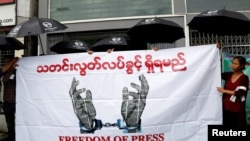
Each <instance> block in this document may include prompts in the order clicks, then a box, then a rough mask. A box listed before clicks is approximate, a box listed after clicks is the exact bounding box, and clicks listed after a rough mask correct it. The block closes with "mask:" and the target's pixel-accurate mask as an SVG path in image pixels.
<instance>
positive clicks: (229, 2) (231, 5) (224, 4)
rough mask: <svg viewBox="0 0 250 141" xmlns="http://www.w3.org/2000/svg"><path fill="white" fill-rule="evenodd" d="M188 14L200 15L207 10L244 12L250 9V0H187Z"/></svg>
mask: <svg viewBox="0 0 250 141" xmlns="http://www.w3.org/2000/svg"><path fill="white" fill-rule="evenodd" d="M186 1H187V12H188V13H200V12H202V11H206V10H216V9H223V8H225V9H227V10H234V11H244V10H249V9H250V0H186Z"/></svg>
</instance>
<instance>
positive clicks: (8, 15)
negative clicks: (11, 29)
mask: <svg viewBox="0 0 250 141" xmlns="http://www.w3.org/2000/svg"><path fill="white" fill-rule="evenodd" d="M11 25H16V4H9V5H0V27H1V26H11Z"/></svg>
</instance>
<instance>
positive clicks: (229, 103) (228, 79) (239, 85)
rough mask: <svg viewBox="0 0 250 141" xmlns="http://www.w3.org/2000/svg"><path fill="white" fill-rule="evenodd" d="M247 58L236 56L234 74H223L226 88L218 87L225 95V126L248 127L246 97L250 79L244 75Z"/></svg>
mask: <svg viewBox="0 0 250 141" xmlns="http://www.w3.org/2000/svg"><path fill="white" fill-rule="evenodd" d="M246 64H247V62H246V58H244V57H242V56H235V57H234V58H233V60H232V65H231V69H232V71H233V72H223V73H222V79H223V80H225V86H224V88H222V87H217V90H218V92H220V93H222V94H223V125H225V126H234V127H242V126H246V125H247V120H246V109H245V105H246V96H247V91H248V89H249V88H248V86H249V78H248V76H247V75H246V74H244V73H243V70H244V69H245V65H246Z"/></svg>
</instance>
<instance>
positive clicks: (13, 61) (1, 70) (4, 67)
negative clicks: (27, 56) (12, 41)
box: [0, 57, 18, 76]
mask: <svg viewBox="0 0 250 141" xmlns="http://www.w3.org/2000/svg"><path fill="white" fill-rule="evenodd" d="M17 61H18V57H15V58H14V59H12V60H11V61H10V62H8V63H7V64H5V65H4V66H3V67H2V68H0V76H2V75H3V74H4V73H5V72H6V71H7V70H8V69H9V68H11V67H12V65H13V64H15V63H16V62H17Z"/></svg>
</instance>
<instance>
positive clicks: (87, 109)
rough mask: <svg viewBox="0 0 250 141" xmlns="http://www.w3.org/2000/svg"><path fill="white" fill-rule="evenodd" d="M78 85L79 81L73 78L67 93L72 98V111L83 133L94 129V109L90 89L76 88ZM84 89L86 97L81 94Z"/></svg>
mask: <svg viewBox="0 0 250 141" xmlns="http://www.w3.org/2000/svg"><path fill="white" fill-rule="evenodd" d="M78 85H79V81H78V80H76V79H75V78H73V80H72V83H71V88H70V90H69V94H70V97H71V100H72V104H73V108H74V112H75V114H76V116H77V118H78V119H79V121H80V123H79V125H80V127H81V132H83V133H92V132H94V131H95V130H96V129H95V127H94V122H96V121H95V120H96V119H95V116H96V110H95V107H94V105H93V102H92V94H91V91H90V90H86V89H85V88H82V89H76V87H77V86H78ZM85 91H86V97H85V98H83V97H82V96H81V94H82V93H84V92H85Z"/></svg>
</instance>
